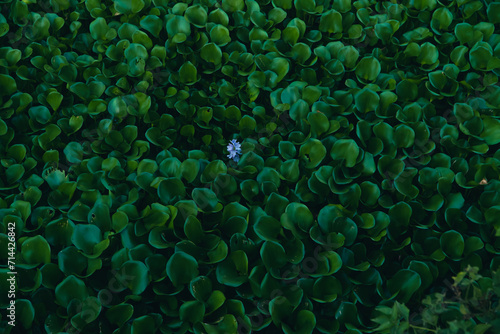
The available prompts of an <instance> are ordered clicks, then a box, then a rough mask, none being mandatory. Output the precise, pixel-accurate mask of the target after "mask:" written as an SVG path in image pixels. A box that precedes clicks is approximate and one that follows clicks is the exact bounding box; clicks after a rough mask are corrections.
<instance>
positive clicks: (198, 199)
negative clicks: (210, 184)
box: [191, 188, 222, 212]
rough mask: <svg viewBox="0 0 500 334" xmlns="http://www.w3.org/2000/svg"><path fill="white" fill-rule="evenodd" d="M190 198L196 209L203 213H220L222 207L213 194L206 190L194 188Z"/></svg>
mask: <svg viewBox="0 0 500 334" xmlns="http://www.w3.org/2000/svg"><path fill="white" fill-rule="evenodd" d="M191 196H192V197H193V200H194V201H195V203H196V205H197V206H198V208H200V209H201V210H203V211H205V212H211V211H212V212H213V211H220V210H221V209H222V205H221V204H220V203H219V200H218V199H217V196H216V195H215V193H214V192H213V191H212V190H210V189H207V188H195V189H193V191H192V193H191Z"/></svg>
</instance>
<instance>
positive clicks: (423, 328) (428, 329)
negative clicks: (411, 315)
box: [410, 324, 437, 333]
mask: <svg viewBox="0 0 500 334" xmlns="http://www.w3.org/2000/svg"><path fill="white" fill-rule="evenodd" d="M410 327H411V328H415V329H422V330H424V331H431V332H434V333H437V330H436V329H430V328H425V327H420V326H415V325H412V324H410Z"/></svg>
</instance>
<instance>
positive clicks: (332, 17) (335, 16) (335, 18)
mask: <svg viewBox="0 0 500 334" xmlns="http://www.w3.org/2000/svg"><path fill="white" fill-rule="evenodd" d="M313 3H314V2H313ZM349 7H350V3H349ZM311 10H314V8H312V9H311ZM342 29H343V27H342V15H341V14H340V13H339V12H338V11H336V10H335V9H331V10H329V11H328V12H326V13H323V14H322V15H321V18H320V21H319V31H321V32H327V33H330V34H336V33H339V32H342Z"/></svg>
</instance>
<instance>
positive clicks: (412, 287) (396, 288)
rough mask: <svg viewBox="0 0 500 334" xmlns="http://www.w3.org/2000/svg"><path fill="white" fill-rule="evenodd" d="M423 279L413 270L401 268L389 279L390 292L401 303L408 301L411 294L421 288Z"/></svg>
mask: <svg viewBox="0 0 500 334" xmlns="http://www.w3.org/2000/svg"><path fill="white" fill-rule="evenodd" d="M421 284H422V279H421V278H420V275H418V274H417V273H416V272H414V271H413V270H408V269H401V270H399V271H398V272H397V273H396V274H395V275H394V276H393V277H391V278H390V279H389V280H388V281H387V287H388V288H389V292H390V293H391V294H393V295H395V296H396V298H397V299H398V301H400V302H401V303H408V301H409V300H410V298H411V296H412V295H413V294H414V293H415V292H416V291H417V290H418V289H419V288H420V285H421Z"/></svg>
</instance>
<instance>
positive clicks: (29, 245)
mask: <svg viewBox="0 0 500 334" xmlns="http://www.w3.org/2000/svg"><path fill="white" fill-rule="evenodd" d="M21 254H22V256H23V258H24V261H26V263H27V264H39V263H50V257H51V251H50V245H49V243H48V242H47V240H45V238H44V237H42V236H41V235H37V236H35V237H29V238H27V239H25V240H24V242H23V243H22V245H21Z"/></svg>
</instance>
